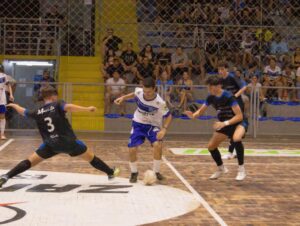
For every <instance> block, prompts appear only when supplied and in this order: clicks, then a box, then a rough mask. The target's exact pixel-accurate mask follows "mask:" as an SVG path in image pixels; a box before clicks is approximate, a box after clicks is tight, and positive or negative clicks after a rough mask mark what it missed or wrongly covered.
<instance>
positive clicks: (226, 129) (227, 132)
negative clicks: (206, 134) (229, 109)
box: [216, 119, 249, 139]
mask: <svg viewBox="0 0 300 226" xmlns="http://www.w3.org/2000/svg"><path fill="white" fill-rule="evenodd" d="M248 124H249V123H248V119H244V120H243V121H241V122H239V123H237V124H234V125H229V126H225V127H223V128H222V129H220V130H218V131H216V132H218V133H223V134H225V135H226V136H228V138H230V139H232V137H233V134H234V132H235V130H236V128H237V127H238V126H239V125H240V126H243V127H244V128H245V132H247V130H248Z"/></svg>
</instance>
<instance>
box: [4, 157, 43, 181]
mask: <svg viewBox="0 0 300 226" xmlns="http://www.w3.org/2000/svg"><path fill="white" fill-rule="evenodd" d="M43 160H44V159H43V158H41V157H40V156H39V155H38V154H36V153H35V152H34V153H33V154H32V155H31V156H29V158H28V159H25V160H23V161H21V162H20V163H19V164H18V165H16V166H15V167H14V168H13V169H11V170H10V171H9V172H7V173H6V174H4V175H2V176H1V177H0V187H2V185H3V184H5V183H6V182H7V181H8V180H9V179H10V178H12V177H14V176H17V175H18V174H20V173H23V172H25V171H26V170H28V169H30V168H31V167H33V166H35V165H37V164H39V163H40V162H42V161H43Z"/></svg>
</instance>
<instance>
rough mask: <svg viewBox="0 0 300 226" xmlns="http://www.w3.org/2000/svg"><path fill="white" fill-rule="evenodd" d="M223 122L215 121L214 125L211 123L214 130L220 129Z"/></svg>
mask: <svg viewBox="0 0 300 226" xmlns="http://www.w3.org/2000/svg"><path fill="white" fill-rule="evenodd" d="M225 126H226V125H225V123H224V122H215V123H214V125H213V128H214V129H215V130H220V129H222V128H223V127H225Z"/></svg>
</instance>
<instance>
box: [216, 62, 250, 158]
mask: <svg viewBox="0 0 300 226" xmlns="http://www.w3.org/2000/svg"><path fill="white" fill-rule="evenodd" d="M218 72H219V75H220V77H221V81H222V88H223V89H224V90H227V91H229V92H231V94H232V95H234V96H235V98H236V100H237V102H238V104H239V106H240V108H241V110H242V112H243V113H245V112H244V109H245V107H244V102H243V99H242V94H243V93H244V92H245V91H246V89H247V84H246V82H245V81H244V80H243V79H241V78H239V77H237V76H235V75H234V74H232V73H229V72H228V65H227V64H226V63H224V62H221V63H219V65H218ZM244 120H245V123H248V120H246V117H245V114H244ZM234 149H235V144H234V142H233V141H232V140H230V145H229V148H228V152H229V153H228V154H227V155H225V156H223V159H233V158H235V157H236V155H234V154H233V151H234Z"/></svg>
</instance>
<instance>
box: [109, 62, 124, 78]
mask: <svg viewBox="0 0 300 226" xmlns="http://www.w3.org/2000/svg"><path fill="white" fill-rule="evenodd" d="M115 71H117V72H119V74H120V76H121V77H122V76H123V73H124V68H123V67H122V65H121V62H120V59H119V58H118V57H115V58H114V59H113V64H110V65H109V66H108V67H107V68H106V70H105V72H106V73H105V78H106V79H108V78H110V77H112V75H113V73H114V72H115Z"/></svg>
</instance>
